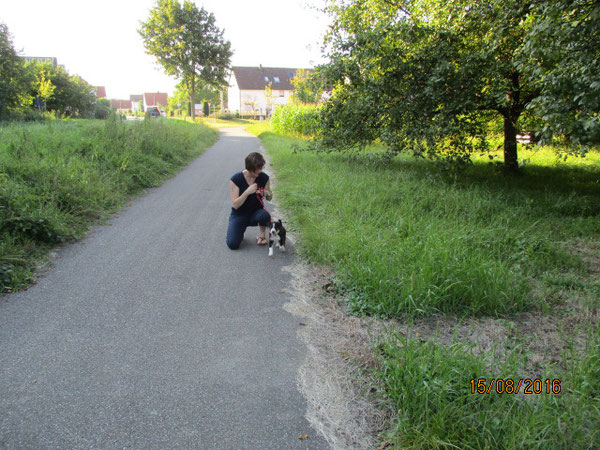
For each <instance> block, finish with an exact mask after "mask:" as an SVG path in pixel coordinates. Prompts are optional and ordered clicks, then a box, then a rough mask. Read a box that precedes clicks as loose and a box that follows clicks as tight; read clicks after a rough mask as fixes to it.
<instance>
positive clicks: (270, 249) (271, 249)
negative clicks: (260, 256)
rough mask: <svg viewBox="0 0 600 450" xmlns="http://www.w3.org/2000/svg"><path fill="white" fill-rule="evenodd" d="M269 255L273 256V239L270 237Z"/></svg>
mask: <svg viewBox="0 0 600 450" xmlns="http://www.w3.org/2000/svg"><path fill="white" fill-rule="evenodd" d="M269 256H273V240H272V239H269Z"/></svg>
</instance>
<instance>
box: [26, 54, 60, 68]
mask: <svg viewBox="0 0 600 450" xmlns="http://www.w3.org/2000/svg"><path fill="white" fill-rule="evenodd" d="M22 58H23V59H24V60H25V61H27V62H33V61H37V62H51V63H52V65H53V66H54V67H56V66H58V60H57V59H56V58H54V57H53V56H23V57H22Z"/></svg>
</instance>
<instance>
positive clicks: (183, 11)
mask: <svg viewBox="0 0 600 450" xmlns="http://www.w3.org/2000/svg"><path fill="white" fill-rule="evenodd" d="M138 32H139V33H140V35H141V36H142V38H143V40H144V46H145V48H146V51H147V53H148V54H150V55H153V56H154V57H155V58H156V59H157V60H158V62H159V63H160V65H161V66H162V67H163V69H164V70H165V72H166V73H167V74H168V75H173V76H176V77H178V78H180V79H181V80H182V81H183V82H184V84H185V86H186V89H187V90H188V92H189V95H190V97H189V98H190V103H191V104H192V105H193V104H194V103H193V101H194V97H195V90H196V86H197V81H198V80H199V79H200V80H202V82H203V83H204V84H205V85H206V86H210V87H212V88H215V89H218V88H221V87H224V86H225V85H226V84H227V72H228V69H229V66H230V59H231V55H232V52H231V44H230V43H229V41H226V40H224V38H223V31H221V30H220V29H219V28H218V27H217V26H216V24H215V17H214V15H213V14H212V13H209V12H207V11H206V10H204V8H200V9H198V8H197V7H196V5H195V4H194V3H193V2H191V1H189V0H184V2H183V5H182V4H180V3H179V0H158V2H157V4H156V6H155V7H154V8H153V9H152V10H151V11H150V17H149V18H148V20H147V21H146V22H143V23H142V26H141V28H140V29H139V30H138ZM192 117H195V111H194V108H193V106H192Z"/></svg>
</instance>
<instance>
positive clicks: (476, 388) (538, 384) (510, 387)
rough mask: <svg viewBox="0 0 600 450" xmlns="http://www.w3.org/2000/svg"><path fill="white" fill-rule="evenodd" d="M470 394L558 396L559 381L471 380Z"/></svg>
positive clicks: (560, 387) (556, 379) (533, 379)
mask: <svg viewBox="0 0 600 450" xmlns="http://www.w3.org/2000/svg"><path fill="white" fill-rule="evenodd" d="M470 383H471V394H505V393H506V394H518V393H520V392H522V393H523V394H560V393H561V391H562V386H561V381H560V380H559V379H558V378H555V379H553V380H551V379H546V380H542V379H540V378H520V379H513V378H473V379H472V380H471V381H470Z"/></svg>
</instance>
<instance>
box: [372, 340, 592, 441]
mask: <svg viewBox="0 0 600 450" xmlns="http://www.w3.org/2000/svg"><path fill="white" fill-rule="evenodd" d="M599 331H600V330H598V329H596V330H595V332H593V333H591V336H590V338H589V348H588V349H587V353H586V356H585V357H584V358H583V359H582V360H580V361H578V362H575V363H573V364H571V365H570V366H569V367H568V368H567V369H566V370H564V371H562V372H559V371H557V370H556V368H552V369H551V370H549V371H548V373H547V374H546V375H545V376H544V377H543V378H542V379H541V380H542V381H541V384H536V385H533V386H532V385H527V384H526V383H524V384H521V386H520V388H519V392H520V394H515V393H514V392H515V390H516V389H517V387H518V380H520V379H524V378H528V376H527V374H526V373H525V374H524V373H523V369H522V355H520V354H519V353H518V352H517V353H513V354H512V355H511V356H510V357H509V358H508V360H507V361H502V362H497V361H494V359H493V358H492V357H491V356H490V355H477V356H476V355H474V354H473V353H472V349H471V348H469V347H468V346H466V345H464V344H461V343H458V342H455V343H453V344H451V345H448V346H445V345H441V344H438V343H436V342H431V341H428V342H420V341H419V339H415V338H410V337H404V336H399V335H396V336H387V337H386V338H385V339H383V340H382V342H381V343H380V344H379V354H380V359H381V361H382V364H381V368H380V369H379V370H378V371H375V372H374V376H375V377H376V378H377V379H378V380H379V381H380V382H381V385H380V386H381V387H382V389H383V396H384V398H385V400H387V402H388V403H389V405H390V407H391V408H392V409H393V410H395V411H397V418H396V419H395V421H394V423H393V424H392V426H391V430H390V431H389V432H388V433H387V435H386V439H387V441H388V442H390V443H392V444H394V447H396V448H464V449H481V448H493V449H505V448H506V449H517V448H528V449H529V448H531V449H534V448H535V449H544V450H545V449H566V448H595V447H596V446H597V445H598V444H599V443H600V394H599V393H598V391H597V386H599V385H600V365H599V363H600V338H599V336H600V333H599ZM480 378H485V379H486V382H485V384H484V385H482V386H484V387H487V388H490V387H491V386H492V389H490V393H485V392H484V391H483V390H482V391H480V392H484V393H482V394H481V393H479V392H477V391H476V389H477V380H478V379H480ZM492 379H496V380H498V379H502V380H511V381H512V382H514V383H513V384H512V388H511V390H510V392H511V393H505V392H504V390H505V386H506V384H505V383H504V381H503V382H502V383H501V384H498V385H497V386H498V387H496V385H492V384H491V380H492ZM471 380H475V384H474V385H472V384H471V382H472V381H471ZM546 380H550V381H549V383H548V384H546ZM555 380H558V381H555ZM527 388H529V391H530V392H531V393H530V394H525V392H526V389H527ZM473 389H475V393H473V392H474V391H473ZM496 389H500V391H501V392H502V393H500V394H499V393H497V391H496Z"/></svg>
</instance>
